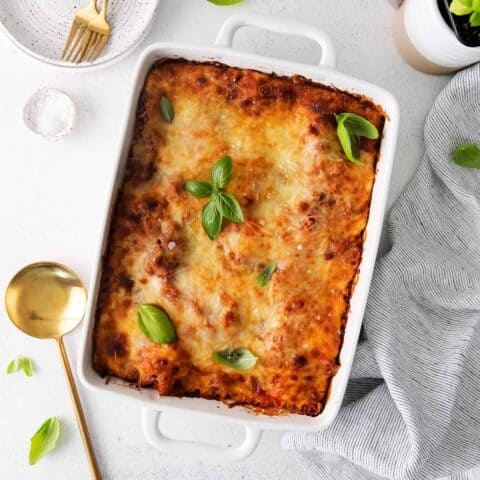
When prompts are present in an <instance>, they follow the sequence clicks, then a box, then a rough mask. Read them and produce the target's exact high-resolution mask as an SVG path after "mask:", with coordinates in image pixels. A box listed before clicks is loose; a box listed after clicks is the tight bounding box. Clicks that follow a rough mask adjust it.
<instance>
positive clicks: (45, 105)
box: [23, 88, 76, 142]
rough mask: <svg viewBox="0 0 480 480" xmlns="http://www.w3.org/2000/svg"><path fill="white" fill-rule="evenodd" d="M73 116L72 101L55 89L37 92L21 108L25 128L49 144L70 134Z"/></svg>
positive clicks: (73, 121) (73, 107)
mask: <svg viewBox="0 0 480 480" xmlns="http://www.w3.org/2000/svg"><path fill="white" fill-rule="evenodd" d="M75 116H76V108H75V104H74V103H73V100H72V99H71V98H70V97H69V96H68V95H67V94H66V93H65V92H63V91H62V90H57V89H56V88H41V89H40V90H37V91H36V92H35V93H34V94H33V95H32V96H31V97H30V98H29V99H28V100H27V102H26V103H25V106H24V107H23V120H24V122H25V124H26V126H27V127H28V128H29V129H30V130H31V131H32V132H34V133H36V134H37V135H40V136H41V137H43V138H45V139H46V140H49V141H51V142H56V141H57V140H59V139H60V138H62V137H64V136H65V135H67V134H68V133H70V131H71V130H72V128H73V125H74V123H75Z"/></svg>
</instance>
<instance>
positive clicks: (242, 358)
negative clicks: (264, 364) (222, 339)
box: [212, 348, 258, 370]
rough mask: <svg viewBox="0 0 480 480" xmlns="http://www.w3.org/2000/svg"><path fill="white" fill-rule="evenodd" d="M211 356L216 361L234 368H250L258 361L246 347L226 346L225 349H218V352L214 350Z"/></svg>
mask: <svg viewBox="0 0 480 480" xmlns="http://www.w3.org/2000/svg"><path fill="white" fill-rule="evenodd" d="M212 358H213V359H214V360H215V361H216V362H218V363H221V364H222V365H226V366H227V367H230V368H233V369H234V370H250V369H251V368H253V367H254V366H255V365H256V363H257V361H258V357H256V356H255V355H254V354H253V353H252V352H251V351H250V350H247V349H246V348H227V349H226V350H220V351H219V352H215V353H214V354H213V355H212Z"/></svg>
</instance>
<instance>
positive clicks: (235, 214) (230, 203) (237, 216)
mask: <svg viewBox="0 0 480 480" xmlns="http://www.w3.org/2000/svg"><path fill="white" fill-rule="evenodd" d="M215 201H216V202H217V209H218V210H219V212H220V213H221V214H222V216H224V217H225V218H226V219H227V220H230V221H231V222H235V223H243V222H244V218H243V212H242V208H241V207H240V204H239V203H238V201H237V199H236V198H235V197H234V196H233V195H231V194H230V193H225V192H221V193H219V194H218V195H216V196H215Z"/></svg>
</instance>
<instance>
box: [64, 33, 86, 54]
mask: <svg viewBox="0 0 480 480" xmlns="http://www.w3.org/2000/svg"><path fill="white" fill-rule="evenodd" d="M85 29H86V27H85V25H82V24H80V25H78V29H77V34H76V36H75V38H74V39H73V41H72V45H71V47H70V50H69V51H68V53H67V56H66V58H65V60H66V61H67V62H71V61H72V59H73V58H74V57H75V56H76V55H75V53H76V51H77V49H78V48H79V46H80V45H81V41H82V39H83V35H84V34H85Z"/></svg>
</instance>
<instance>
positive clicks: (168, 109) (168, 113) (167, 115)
mask: <svg viewBox="0 0 480 480" xmlns="http://www.w3.org/2000/svg"><path fill="white" fill-rule="evenodd" d="M160 112H161V113H162V117H163V119H164V120H165V121H166V122H167V123H172V122H173V119H174V117H175V112H174V111H173V105H172V102H171V101H170V100H169V99H168V98H167V97H166V96H165V95H162V96H161V97H160Z"/></svg>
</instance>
